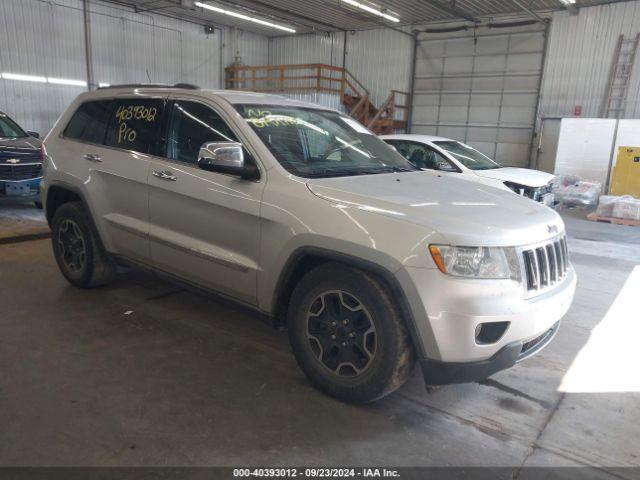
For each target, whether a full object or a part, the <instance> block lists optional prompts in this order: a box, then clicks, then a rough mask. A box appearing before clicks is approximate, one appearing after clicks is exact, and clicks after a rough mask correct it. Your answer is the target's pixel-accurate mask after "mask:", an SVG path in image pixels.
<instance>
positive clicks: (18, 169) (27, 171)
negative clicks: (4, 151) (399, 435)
mask: <svg viewBox="0 0 640 480" xmlns="http://www.w3.org/2000/svg"><path fill="white" fill-rule="evenodd" d="M41 176H42V164H41V163H22V164H20V163H18V164H15V165H12V164H9V163H0V180H9V181H13V182H16V181H19V180H31V179H35V178H39V177H41Z"/></svg>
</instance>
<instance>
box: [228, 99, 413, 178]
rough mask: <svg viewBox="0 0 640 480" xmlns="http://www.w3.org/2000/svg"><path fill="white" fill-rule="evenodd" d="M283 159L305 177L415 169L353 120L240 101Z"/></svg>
mask: <svg viewBox="0 0 640 480" xmlns="http://www.w3.org/2000/svg"><path fill="white" fill-rule="evenodd" d="M236 108H237V110H238V111H239V112H240V114H241V115H242V117H243V118H244V119H245V120H246V121H247V122H248V123H249V125H251V128H253V130H254V131H255V132H256V133H257V134H258V136H259V137H260V139H261V140H262V141H263V142H264V144H265V145H266V146H267V147H268V148H269V150H270V151H271V153H272V154H273V155H274V156H275V157H276V159H277V160H278V162H280V164H281V165H282V166H283V167H284V168H285V169H287V171H289V172H291V173H293V174H294V175H297V176H300V177H306V178H316V177H341V176H350V175H371V174H376V173H391V172H412V171H416V170H417V168H415V167H414V166H413V165H411V164H410V163H409V162H408V161H407V160H405V159H404V158H403V157H402V156H401V155H400V154H398V153H397V152H396V151H395V150H394V149H393V148H391V147H390V146H389V145H387V144H386V143H384V142H383V141H382V140H380V139H379V138H378V137H376V136H375V135H374V134H373V133H371V132H370V131H369V130H367V129H366V128H365V127H363V126H362V125H360V124H359V123H358V122H356V121H355V120H353V119H352V118H349V117H346V116H343V115H340V114H339V113H337V112H331V111H325V110H316V109H313V108H302V107H290V106H277V105H273V106H271V105H237V106H236Z"/></svg>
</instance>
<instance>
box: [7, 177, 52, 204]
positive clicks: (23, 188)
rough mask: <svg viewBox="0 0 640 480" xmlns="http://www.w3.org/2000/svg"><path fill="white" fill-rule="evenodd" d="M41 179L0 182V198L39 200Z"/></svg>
mask: <svg viewBox="0 0 640 480" xmlns="http://www.w3.org/2000/svg"><path fill="white" fill-rule="evenodd" d="M41 181H42V177H39V178H30V179H28V180H17V181H14V180H0V197H16V198H21V199H22V198H34V199H39V198H40V182H41Z"/></svg>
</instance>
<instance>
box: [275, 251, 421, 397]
mask: <svg viewBox="0 0 640 480" xmlns="http://www.w3.org/2000/svg"><path fill="white" fill-rule="evenodd" d="M287 318H288V322H287V323H288V330H289V340H290V342H291V346H292V348H293V352H294V355H295V357H296V360H297V361H298V364H299V365H300V368H301V369H302V370H303V371H304V373H305V374H306V375H307V377H309V379H310V380H311V382H312V383H313V384H314V385H315V386H316V387H317V388H318V389H319V390H321V391H323V392H325V393H327V394H329V395H331V396H333V397H336V398H338V399H340V400H343V401H346V402H350V403H368V402H372V401H375V400H378V399H380V398H382V397H384V396H385V395H388V394H389V393H391V392H393V391H394V390H396V389H397V388H399V387H400V386H401V385H403V384H404V382H405V381H406V380H407V379H408V378H409V375H410V373H411V371H412V369H413V365H414V363H415V355H414V352H413V348H412V345H411V340H410V337H409V333H408V331H407V328H406V325H405V323H404V320H403V319H402V318H401V316H400V314H399V312H398V307H397V305H395V304H394V303H393V302H392V301H391V298H390V297H389V294H388V292H387V290H386V289H385V288H384V286H383V285H382V284H381V283H380V282H379V281H378V280H376V279H375V278H374V277H372V276H371V275H369V274H368V273H366V272H363V271H360V270H358V269H355V268H351V267H348V266H345V265H342V264H338V263H326V264H323V265H321V266H319V267H317V268H316V269H314V270H312V271H310V272H309V273H307V274H306V275H305V276H304V277H303V278H302V280H301V281H300V283H299V284H298V286H297V287H296V288H295V290H294V292H293V295H292V297H291V301H290V304H289V312H288V317H287Z"/></svg>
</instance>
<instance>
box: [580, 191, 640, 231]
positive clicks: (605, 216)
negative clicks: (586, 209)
mask: <svg viewBox="0 0 640 480" xmlns="http://www.w3.org/2000/svg"><path fill="white" fill-rule="evenodd" d="M587 218H588V219H589V220H593V221H596V222H609V223H616V224H620V225H634V226H640V200H637V199H635V198H633V197H632V196H631V195H622V196H616V195H602V196H601V197H600V202H599V203H598V208H597V209H596V211H595V212H593V213H591V214H589V215H588V216H587Z"/></svg>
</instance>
